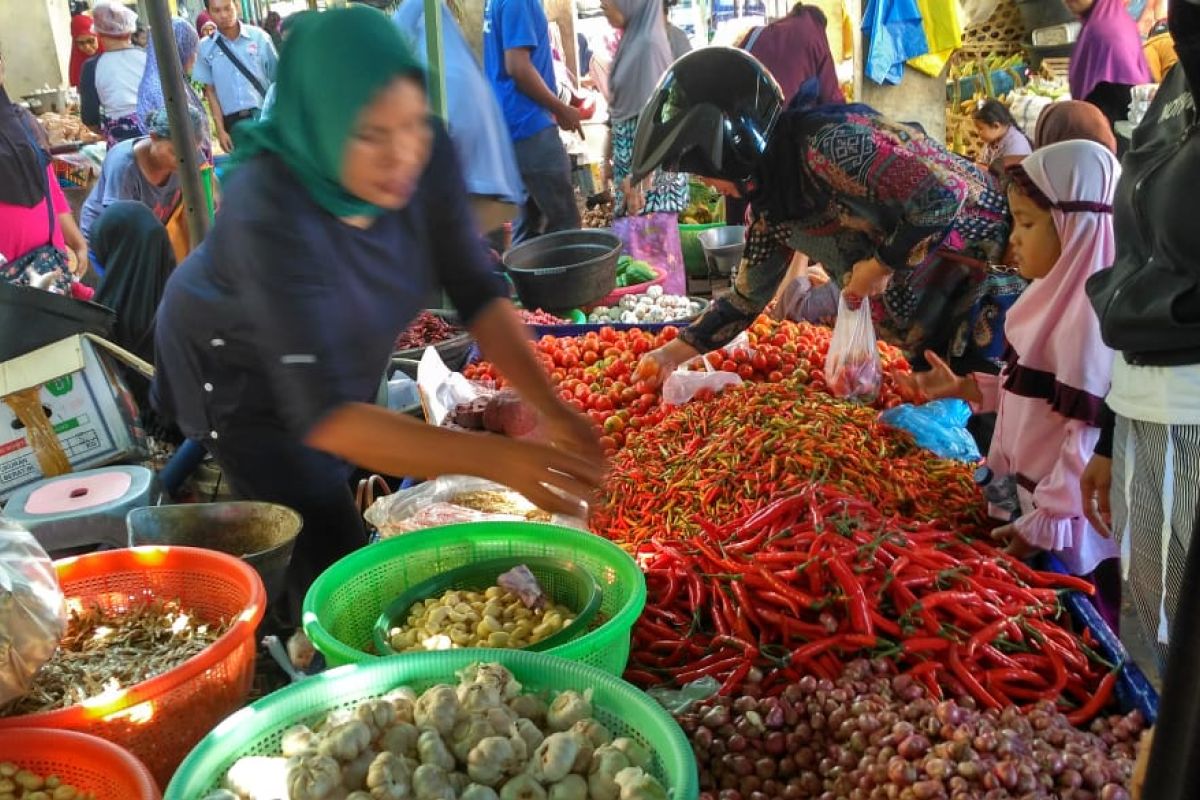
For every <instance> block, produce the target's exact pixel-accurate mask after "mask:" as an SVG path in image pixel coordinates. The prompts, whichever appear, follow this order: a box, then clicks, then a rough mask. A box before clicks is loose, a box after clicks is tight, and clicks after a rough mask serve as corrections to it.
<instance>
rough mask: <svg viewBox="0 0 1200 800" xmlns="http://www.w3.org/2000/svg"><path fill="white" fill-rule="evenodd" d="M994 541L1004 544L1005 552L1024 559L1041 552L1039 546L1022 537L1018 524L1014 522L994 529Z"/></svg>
mask: <svg viewBox="0 0 1200 800" xmlns="http://www.w3.org/2000/svg"><path fill="white" fill-rule="evenodd" d="M992 541H994V542H995V543H996V544H998V545H1004V546H1005V547H1004V552H1006V553H1008V554H1009V555H1010V556H1012V557H1013V558H1019V559H1021V560H1022V561H1024V560H1025V559H1027V558H1032V557H1033V556H1035V555H1037V554H1038V553H1040V552H1041V551H1040V550H1039V549H1038V548H1036V547H1034V546H1033V545H1031V544H1029V543H1028V542H1026V541H1025V540H1024V539H1022V538H1021V535H1020V534H1019V533H1017V526H1016V525H1013V524H1012V523H1009V524H1008V525H1001V526H1000V527H999V528H996V529H995V530H993V531H992Z"/></svg>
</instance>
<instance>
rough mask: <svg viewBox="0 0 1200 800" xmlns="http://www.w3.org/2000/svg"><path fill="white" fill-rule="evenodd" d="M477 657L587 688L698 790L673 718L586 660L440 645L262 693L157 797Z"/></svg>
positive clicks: (682, 795) (181, 799)
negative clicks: (337, 713)
mask: <svg viewBox="0 0 1200 800" xmlns="http://www.w3.org/2000/svg"><path fill="white" fill-rule="evenodd" d="M477 661H487V662H499V663H500V664H503V665H504V666H505V667H507V668H508V669H509V670H511V671H512V673H513V674H514V675H515V676H516V678H517V680H519V681H520V682H521V683H522V684H524V686H525V688H526V690H527V691H532V692H546V691H550V692H554V691H564V690H567V689H574V690H575V691H583V690H585V689H592V690H593V695H592V706H593V709H594V714H593V715H594V717H595V718H596V719H597V720H598V721H599V722H600V723H602V724H603V725H604V726H605V727H606V728H608V729H609V730H610V731H611V732H612V733H613V735H614V736H627V737H629V738H631V739H634V740H635V741H637V742H638V743H640V744H641V745H642V746H643V747H645V748H647V749H648V750H649V751H650V752H651V753H652V754H653V760H652V762H651V765H650V770H649V771H650V772H651V773H652V774H653V775H654V776H655V777H656V778H658V779H659V780H660V781H662V783H663V786H664V787H666V789H667V790H668V791H669V792H670V793H671V797H672V798H673V800H695V798H697V797H698V796H699V779H698V776H697V772H696V759H695V756H694V755H693V754H692V749H691V747H690V745H689V744H688V741H687V739H686V738H685V737H684V735H683V731H682V730H681V729H680V728H679V725H678V724H677V723H676V722H675V721H674V720H673V719H671V716H670V715H669V714H668V713H667V712H666V711H665V710H664V709H663V708H662V707H661V706H659V705H658V703H656V702H655V701H654V700H652V699H651V698H650V697H648V696H647V695H645V694H643V693H642V692H640V691H638V690H637V689H636V688H634V687H633V686H631V685H629V684H628V683H626V682H625V681H623V680H620V679H619V678H615V677H613V676H611V675H608V674H606V673H604V672H601V671H600V670H598V669H595V668H593V667H589V666H587V665H586V664H577V663H573V662H570V661H564V660H562V659H560V658H554V657H553V656H549V655H547V654H545V653H530V652H527V651H524V650H446V651H443V652H440V653H417V654H415V655H411V656H393V657H391V658H384V659H377V660H375V661H372V662H371V663H368V664H355V665H351V666H347V667H343V668H341V669H336V670H332V671H330V672H326V673H323V674H321V675H317V676H316V677H313V678H308V679H306V680H304V681H302V682H300V683H297V684H295V685H293V686H289V687H287V688H285V689H281V690H279V691H278V692H275V693H274V694H271V695H268V696H267V697H264V698H263V699H262V700H259V701H258V702H257V703H254V704H253V705H251V706H248V707H247V708H243V709H242V710H241V711H238V712H236V713H235V714H233V715H232V716H230V717H228V718H226V719H225V720H224V721H223V722H221V724H219V725H218V726H217V727H216V728H214V729H213V731H212V732H211V733H209V734H208V736H206V737H205V738H204V739H203V740H202V741H201V742H200V744H198V745H196V748H195V749H194V750H192V752H191V754H190V755H188V757H187V758H186V759H185V760H184V762H183V764H181V765H180V767H179V770H178V771H177V772H176V773H175V777H174V778H173V779H172V780H171V783H170V785H169V786H168V787H167V791H166V793H165V794H164V795H163V800H199V798H202V797H204V796H205V795H206V794H208V793H209V792H211V791H213V790H214V789H217V788H219V787H220V782H221V780H222V778H223V777H224V775H225V773H226V771H228V769H229V768H230V767H231V766H232V765H233V763H234V762H235V761H237V759H239V758H241V757H242V756H251V755H277V754H278V753H279V743H280V740H281V739H282V736H283V732H284V731H285V730H287V729H288V728H289V727H291V726H292V725H298V724H306V725H313V724H315V723H317V722H318V721H320V720H321V719H322V718H323V717H324V716H325V715H326V714H328V713H329V712H330V711H332V710H333V709H335V708H343V707H349V706H353V705H355V704H357V703H359V702H360V701H362V700H366V699H368V698H371V697H379V696H381V695H384V694H386V693H387V692H389V691H390V690H392V689H394V688H397V687H399V686H404V685H407V686H410V687H411V688H412V689H414V690H415V691H418V692H420V691H423V690H425V689H427V688H429V687H430V686H432V685H434V684H438V683H453V682H454V680H455V672H457V671H458V670H461V669H462V668H464V667H466V666H467V665H469V664H472V663H474V662H477Z"/></svg>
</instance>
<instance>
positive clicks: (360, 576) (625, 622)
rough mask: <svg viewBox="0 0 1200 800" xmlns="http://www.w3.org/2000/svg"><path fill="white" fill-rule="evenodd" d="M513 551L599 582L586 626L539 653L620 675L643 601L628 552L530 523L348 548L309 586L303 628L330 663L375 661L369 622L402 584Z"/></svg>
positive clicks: (430, 532) (417, 534) (456, 528)
mask: <svg viewBox="0 0 1200 800" xmlns="http://www.w3.org/2000/svg"><path fill="white" fill-rule="evenodd" d="M520 556H526V557H529V556H531V557H545V558H554V559H559V560H562V561H568V562H573V563H576V564H578V565H580V566H581V567H583V568H584V569H586V570H587V571H588V572H589V573H590V574H591V576H592V577H593V578H595V579H596V582H597V583H598V584H600V590H601V599H600V611H599V612H598V613H597V614H596V617H595V618H594V619H593V621H592V627H591V630H589V631H588V632H587V633H585V634H584V635H582V636H580V637H579V638H577V639H573V640H571V641H569V642H567V643H566V644H563V645H560V646H558V647H555V648H553V649H551V650H547V651H545V652H547V653H549V654H551V655H555V656H558V657H560V658H566V659H569V660H571V661H581V662H583V663H585V664H591V665H592V666H593V667H598V668H600V669H602V670H604V671H605V672H608V673H611V674H613V675H620V674H621V673H622V672H624V671H625V664H626V662H627V661H628V660H629V636H630V631H632V630H633V624H634V623H635V622H637V618H638V617H639V616H641V613H642V609H643V608H644V607H645V605H646V577H645V576H644V575H643V574H642V571H641V570H640V569H639V568H638V566H637V564H636V563H635V562H634V560H633V558H631V557H630V556H629V554H628V553H626V552H625V551H624V550H622V549H621V548H619V547H617V546H616V545H615V544H613V543H612V542H610V541H608V540H607V539H604V538H602V537H600V536H596V535H595V534H592V533H587V532H586V531H578V530H575V529H574V528H564V527H559V526H556V525H543V524H539V523H536V522H477V523H471V524H467V525H449V526H446V527H441V528H427V529H426V530H421V531H413V532H412V533H406V534H404V535H403V536H397V537H395V538H392V539H385V540H384V541H382V542H378V543H376V544H373V545H369V546H367V547H364V548H363V549H361V550H358V551H356V552H354V553H351V554H350V555H348V556H346V557H345V558H343V559H342V560H341V561H338V562H337V563H336V564H334V565H333V566H332V567H330V568H329V569H327V570H325V572H323V573H322V574H321V576H320V577H318V578H317V579H316V581H314V582H313V585H312V586H311V587H309V590H308V594H307V595H306V596H305V598H304V608H303V620H304V632H305V633H306V634H308V638H309V639H311V640H312V643H313V644H314V645H315V646H316V648H317V649H318V650H320V651H321V653H322V654H323V655H324V656H325V661H326V662H327V663H328V664H329V665H330V666H333V667H338V666H342V665H343V664H356V663H359V662H361V661H366V660H368V659H374V658H377V656H375V655H374V654H372V653H371V650H372V649H373V646H374V627H375V621H376V620H377V619H378V618H379V615H380V614H381V613H382V612H383V611H384V609H385V608H387V606H388V604H389V603H391V602H392V601H393V600H395V599H396V597H398V596H399V595H401V594H403V593H404V591H405V590H407V589H408V588H409V587H411V586H415V585H416V584H418V583H420V582H422V581H425V580H428V579H429V578H432V577H433V576H435V575H440V574H442V573H444V572H447V571H449V570H452V569H455V568H457V567H462V566H466V565H467V564H472V563H476V562H479V561H486V560H490V559H494V558H508V557H520ZM455 652H457V651H455ZM488 652H493V653H494V652H500V651H495V650H491V651H488ZM393 657H394V658H412V657H415V656H414V655H410V654H402V655H399V656H393Z"/></svg>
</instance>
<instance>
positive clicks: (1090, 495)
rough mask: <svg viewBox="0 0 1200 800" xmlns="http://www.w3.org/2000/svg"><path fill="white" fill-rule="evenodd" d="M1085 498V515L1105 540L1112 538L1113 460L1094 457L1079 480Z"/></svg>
mask: <svg viewBox="0 0 1200 800" xmlns="http://www.w3.org/2000/svg"><path fill="white" fill-rule="evenodd" d="M1079 490H1080V492H1081V494H1082V496H1083V515H1084V516H1085V517H1087V521H1088V522H1090V523H1092V527H1093V528H1095V529H1096V531H1097V532H1098V533H1099V534H1100V535H1101V536H1103V537H1104V538H1105V539H1111V538H1112V504H1111V502H1110V492H1111V491H1112V459H1111V458H1105V457H1104V456H1092V460H1091V461H1089V462H1088V465H1087V469H1085V470H1084V471H1083V476H1082V477H1081V478H1080V479H1079Z"/></svg>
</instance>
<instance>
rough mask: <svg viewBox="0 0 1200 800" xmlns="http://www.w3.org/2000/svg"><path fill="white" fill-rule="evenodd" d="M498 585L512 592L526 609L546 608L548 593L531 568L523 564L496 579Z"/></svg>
mask: <svg viewBox="0 0 1200 800" xmlns="http://www.w3.org/2000/svg"><path fill="white" fill-rule="evenodd" d="M496 585H497V586H499V587H500V588H501V589H504V590H505V591H509V592H512V593H513V594H515V595H516V596H517V597H519V598H520V599H521V602H522V603H524V604H525V607H526V608H545V606H546V593H545V592H544V591H542V585H541V584H540V583H538V579H537V577H536V576H535V575H534V574H533V573H532V572H530V571H529V567H527V566H525V565H524V564H521V565H519V566H516V567H513V568H512V569H510V570H509V571H508V572H505V573H504V574H503V575H501V576H500V577H499V578H497V579H496Z"/></svg>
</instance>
